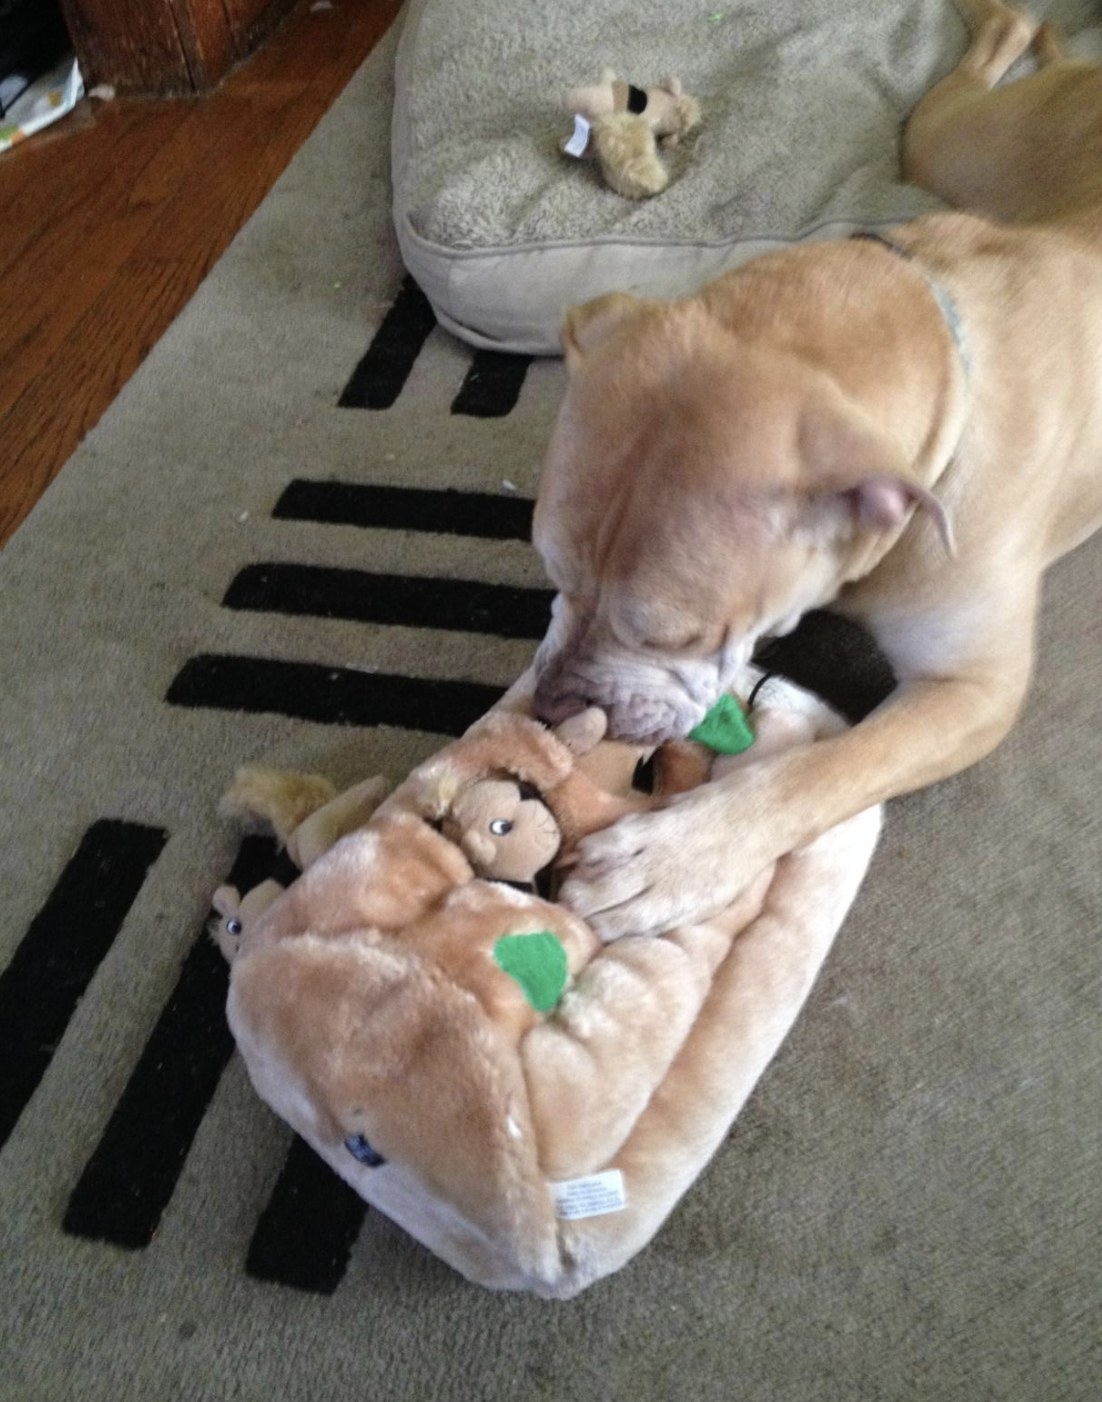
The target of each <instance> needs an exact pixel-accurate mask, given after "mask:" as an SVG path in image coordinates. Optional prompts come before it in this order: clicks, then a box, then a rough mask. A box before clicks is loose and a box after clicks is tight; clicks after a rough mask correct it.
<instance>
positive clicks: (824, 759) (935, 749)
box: [563, 590, 1036, 940]
mask: <svg viewBox="0 0 1102 1402" xmlns="http://www.w3.org/2000/svg"><path fill="white" fill-rule="evenodd" d="M1035 592H1036V591H1035V590H1034V591H1031V592H1029V593H1027V594H1024V595H1021V596H1019V598H1018V600H1017V601H1016V605H1014V606H1012V603H1013V601H999V602H998V603H996V604H994V605H993V606H992V608H991V609H990V611H988V612H987V613H986V616H985V618H984V620H983V623H982V631H983V635H984V637H985V638H988V639H993V640H994V641H993V642H990V643H988V644H987V646H985V647H984V649H983V650H982V651H980V650H979V649H977V650H976V655H975V657H974V659H973V660H972V661H970V662H961V661H959V660H958V661H957V665H956V666H955V667H953V668H952V670H951V671H950V670H949V668H948V667H947V668H946V669H945V670H944V671H943V672H942V674H941V675H939V672H938V665H937V661H936V658H937V655H938V653H939V652H943V653H944V654H945V655H946V660H948V651H949V646H950V639H951V638H952V635H953V629H952V624H951V623H950V625H949V628H948V629H947V631H945V632H943V633H942V634H941V635H938V636H935V635H934V634H933V632H931V634H930V637H929V640H928V642H927V643H926V644H925V645H924V651H925V652H926V654H927V655H926V656H924V657H919V656H918V655H917V653H916V654H915V656H914V659H913V665H912V666H911V667H910V669H909V674H907V673H904V675H903V677H902V680H901V682H900V685H899V686H898V688H897V689H896V691H895V692H894V693H893V694H892V696H891V697H890V698H889V700H888V701H886V702H885V703H884V705H883V706H881V707H880V708H879V709H878V710H877V711H875V712H873V714H872V715H871V716H869V717H868V718H867V719H866V720H864V721H862V722H861V723H860V724H859V725H857V726H856V727H854V728H853V729H852V730H849V731H846V732H845V733H843V734H841V735H839V736H836V737H833V738H828V739H824V740H821V741H818V742H817V743H815V744H812V745H808V746H804V747H802V748H800V749H797V750H793V751H791V752H788V753H786V754H782V755H778V756H769V757H766V758H763V759H762V760H761V761H760V762H758V763H749V764H748V765H747V766H746V767H745V768H743V769H739V770H737V771H735V772H734V773H731V774H729V775H727V776H726V777H724V778H723V779H720V780H717V781H715V782H713V783H711V784H707V785H704V786H703V788H701V789H698V790H696V791H694V792H692V793H689V794H685V795H683V796H681V797H679V798H677V799H675V800H674V801H673V802H672V803H671V805H670V806H669V807H668V808H665V809H663V810H661V811H659V812H657V813H651V814H643V815H639V816H632V817H628V818H625V819H622V820H621V821H620V822H618V823H617V824H615V825H614V826H613V827H612V828H610V829H608V830H607V831H605V832H601V833H597V834H594V835H593V836H592V837H589V838H587V839H586V840H585V842H584V843H583V844H582V845H581V849H580V860H579V863H578V866H577V867H576V868H575V871H574V873H573V874H572V876H571V879H570V880H569V881H568V882H567V883H566V886H565V887H564V889H563V898H564V900H565V901H566V903H567V904H568V905H569V906H570V907H571V909H573V910H574V911H575V912H576V913H577V914H579V915H581V916H582V917H583V918H585V919H588V920H589V921H590V922H591V923H592V924H593V926H594V928H595V929H596V930H597V932H598V934H600V935H601V937H602V938H603V939H606V940H607V939H615V938H618V937H619V936H621V935H628V934H653V933H656V932H658V931H661V930H663V929H667V928H669V927H670V926H672V925H676V924H681V923H690V922H692V921H694V920H699V919H702V918H705V917H706V916H707V915H708V914H710V913H711V912H713V911H714V910H717V909H720V908H722V907H723V906H724V905H726V904H727V903H728V902H729V901H730V900H731V899H733V897H734V896H735V895H736V894H737V893H738V892H739V891H741V890H743V889H744V888H745V887H746V886H747V885H748V884H749V883H750V882H751V881H752V880H753V879H754V877H755V876H756V875H757V874H758V872H760V871H762V870H763V869H764V868H765V867H766V866H767V865H768V864H769V863H770V862H772V861H774V860H776V859H777V858H778V857H780V856H782V855H783V854H784V853H786V852H789V851H792V850H794V849H796V848H798V847H801V846H803V845H805V844H806V843H808V842H810V841H812V840H813V839H814V838H816V837H818V836H819V835H820V834H822V833H824V832H826V831H827V830H828V829H829V828H832V827H834V826H835V825H836V824H838V823H840V822H843V821H844V820H845V819H847V818H850V817H852V816H853V815H855V814H857V813H860V812H862V811H863V810H864V809H866V808H870V807H872V806H873V805H874V804H877V803H880V802H882V801H884V800H886V799H889V798H892V797H895V796H897V795H899V794H903V793H909V792H911V791H913V790H915V789H918V788H921V787H923V786H925V785H927V784H932V783H935V782H936V781H938V780H940V779H943V778H946V777H947V776H949V775H951V774H955V773H957V772H958V771H960V770H962V769H964V768H966V767H967V766H968V765H970V764H972V763H974V762H975V761H976V760H978V759H980V758H982V757H983V756H984V755H986V754H987V753H989V752H990V751H991V750H992V749H994V748H995V746H996V745H997V744H998V743H999V741H1000V740H1001V739H1002V738H1003V736H1004V735H1006V733H1007V732H1008V731H1009V730H1010V728H1011V726H1012V725H1013V723H1014V720H1015V718H1016V716H1017V714H1018V711H1019V709H1020V706H1021V702H1022V698H1023V697H1024V695H1025V691H1026V688H1027V686H1028V683H1029V676H1030V671H1031V665H1032V645H1031V639H1032V625H1033V615H1034V612H1035ZM1004 604H1005V605H1007V606H1006V607H1005V608H1004V607H1003V605H1004ZM1008 640H1012V643H1013V644H1014V645H1007V644H1008ZM897 670H899V667H898V662H897Z"/></svg>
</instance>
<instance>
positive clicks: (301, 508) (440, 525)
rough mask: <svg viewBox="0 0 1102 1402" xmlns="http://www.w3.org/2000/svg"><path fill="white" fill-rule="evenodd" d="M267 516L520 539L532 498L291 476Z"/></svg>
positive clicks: (527, 533) (526, 531) (528, 523)
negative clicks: (324, 480) (371, 484)
mask: <svg viewBox="0 0 1102 1402" xmlns="http://www.w3.org/2000/svg"><path fill="white" fill-rule="evenodd" d="M272 516H273V517H274V518H275V519H276V520H279V521H316V522H319V523H321V524H323V525H331V526H363V527H367V528H371V529H375V530H388V531H430V532H433V533H435V534H439V535H462V536H482V537H484V538H485V539H487V540H525V541H526V540H530V539H531V536H532V503H531V502H530V501H528V500H527V499H526V498H524V497H506V496H499V495H496V494H495V493H492V492H457V491H455V490H454V489H453V488H445V489H442V490H437V489H429V488H424V487H370V486H365V485H363V484H361V483H358V482H312V481H309V480H307V479H305V478H296V479H295V481H293V482H292V483H291V484H290V485H289V486H288V487H287V489H286V491H285V492H284V493H283V495H282V496H281V497H280V499H279V501H278V502H276V505H275V509H274V511H273V512H272Z"/></svg>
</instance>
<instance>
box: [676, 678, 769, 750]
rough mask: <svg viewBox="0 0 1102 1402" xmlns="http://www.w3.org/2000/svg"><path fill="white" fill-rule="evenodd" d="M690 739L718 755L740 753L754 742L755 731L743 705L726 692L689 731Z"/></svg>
mask: <svg viewBox="0 0 1102 1402" xmlns="http://www.w3.org/2000/svg"><path fill="white" fill-rule="evenodd" d="M689 739H690V740H696V741H698V742H699V743H700V744H701V745H707V747H708V749H710V750H715V752H716V754H718V755H740V754H742V752H743V750H748V749H749V748H750V746H751V745H752V744H753V743H754V732H753V731H752V730H751V729H750V722H749V721H748V720H747V719H746V715H745V712H744V711H743V709H742V707H741V706H740V705H739V703H738V702H737V701H736V700H735V698H734V697H733V696H731V695H730V693H728V692H724V694H723V695H722V696H721V697H720V698H719V700H718V701H717V702H716V704H715V705H714V706H713V707H712V709H711V710H710V711H709V712H708V714H707V715H706V716H705V717H704V719H703V720H702V721H701V722H700V724H699V725H698V726H697V727H696V729H695V730H690V731H689Z"/></svg>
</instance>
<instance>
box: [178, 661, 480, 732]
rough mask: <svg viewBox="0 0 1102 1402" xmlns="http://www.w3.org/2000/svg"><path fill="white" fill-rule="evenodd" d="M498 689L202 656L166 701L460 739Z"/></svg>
mask: <svg viewBox="0 0 1102 1402" xmlns="http://www.w3.org/2000/svg"><path fill="white" fill-rule="evenodd" d="M503 692H504V688H503V687H499V686H487V685H486V684H485V683H483V682H457V681H428V680H423V679H421V678H419V677H398V676H391V675H389V674H388V673H385V672H358V671H355V670H353V669H352V668H347V667H327V666H324V665H323V664H321V663H317V662H276V661H272V660H270V659H269V658H265V657H234V656H227V655H225V654H213V653H204V654H201V655H200V656H198V657H193V658H191V659H190V661H188V662H185V663H184V665H183V667H181V669H180V671H179V672H178V673H177V675H176V678H175V680H174V681H173V683H172V685H171V686H170V687H169V689H168V692H167V693H166V695H165V700H166V701H167V702H169V704H170V705H173V706H189V707H200V708H210V709H212V710H216V711H248V712H253V713H256V714H265V713H267V714H274V715H280V716H293V717H294V718H295V719H296V720H311V721H317V722H318V723H319V724H321V725H360V726H371V725H393V726H397V727H398V728H399V729H400V730H425V731H428V732H429V733H430V734H433V735H461V734H462V733H463V731H464V730H466V729H467V727H468V726H469V725H473V724H474V722H475V721H476V720H478V718H479V717H480V716H481V715H483V714H484V713H485V712H486V711H488V710H489V709H490V707H491V706H492V705H493V704H494V702H495V701H497V700H498V699H499V698H500V697H501V695H502V694H503Z"/></svg>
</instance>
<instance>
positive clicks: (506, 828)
mask: <svg viewBox="0 0 1102 1402" xmlns="http://www.w3.org/2000/svg"><path fill="white" fill-rule="evenodd" d="M490 831H491V832H492V833H493V835H494V836H495V837H504V836H505V834H506V833H509V832H512V831H513V825H512V823H511V822H510V821H509V819H508V818H495V819H494V820H493V822H492V823H491V824H490Z"/></svg>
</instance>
